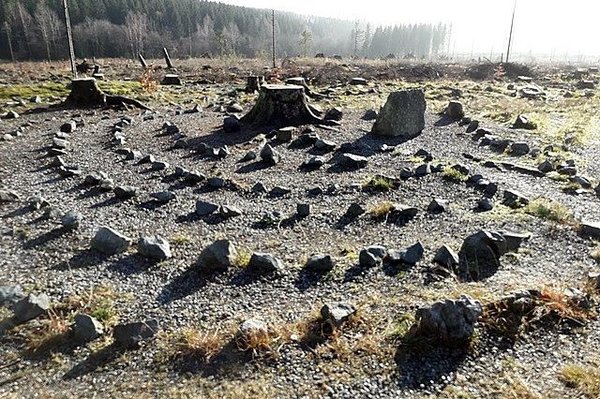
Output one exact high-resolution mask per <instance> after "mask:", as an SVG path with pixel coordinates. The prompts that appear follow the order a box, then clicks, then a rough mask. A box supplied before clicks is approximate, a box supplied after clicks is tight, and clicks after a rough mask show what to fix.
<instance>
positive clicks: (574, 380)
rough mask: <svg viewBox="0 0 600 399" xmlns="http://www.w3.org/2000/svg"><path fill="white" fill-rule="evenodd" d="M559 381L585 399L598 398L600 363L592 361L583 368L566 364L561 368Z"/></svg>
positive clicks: (599, 390)
mask: <svg viewBox="0 0 600 399" xmlns="http://www.w3.org/2000/svg"><path fill="white" fill-rule="evenodd" d="M560 379H561V380H562V381H563V382H564V383H565V385H567V386H568V387H571V388H575V389H577V390H578V391H579V392H580V393H581V394H582V395H583V396H584V397H586V398H589V399H595V398H598V397H600V361H593V362H591V363H590V364H589V365H585V366H582V365H578V364H568V365H566V366H565V367H563V368H562V370H561V372H560Z"/></svg>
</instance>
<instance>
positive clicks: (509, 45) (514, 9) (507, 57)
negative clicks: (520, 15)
mask: <svg viewBox="0 0 600 399" xmlns="http://www.w3.org/2000/svg"><path fill="white" fill-rule="evenodd" d="M516 11H517V0H515V5H514V7H513V13H512V20H511V22H510V34H509V35H508V49H507V50H506V63H507V64H508V60H509V58H510V47H511V44H512V36H513V28H514V26H515V12H516Z"/></svg>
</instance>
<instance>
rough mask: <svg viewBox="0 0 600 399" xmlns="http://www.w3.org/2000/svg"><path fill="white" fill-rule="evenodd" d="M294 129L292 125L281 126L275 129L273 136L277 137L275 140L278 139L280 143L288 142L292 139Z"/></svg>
mask: <svg viewBox="0 0 600 399" xmlns="http://www.w3.org/2000/svg"><path fill="white" fill-rule="evenodd" d="M295 131H296V128H295V127H293V126H290V127H283V128H281V129H279V130H278V131H277V134H276V135H275V138H276V139H277V141H280V142H282V143H288V142H290V141H292V138H293V136H294V132H295Z"/></svg>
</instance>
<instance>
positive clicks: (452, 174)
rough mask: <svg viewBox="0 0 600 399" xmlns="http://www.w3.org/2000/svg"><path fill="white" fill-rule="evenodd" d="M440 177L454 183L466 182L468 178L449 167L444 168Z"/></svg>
mask: <svg viewBox="0 0 600 399" xmlns="http://www.w3.org/2000/svg"><path fill="white" fill-rule="evenodd" d="M442 177H443V178H444V179H446V180H450V181H454V182H466V181H467V180H468V179H469V176H468V175H466V174H464V173H462V172H461V171H459V170H456V169H454V168H453V167H451V166H446V167H445V168H444V171H443V172H442Z"/></svg>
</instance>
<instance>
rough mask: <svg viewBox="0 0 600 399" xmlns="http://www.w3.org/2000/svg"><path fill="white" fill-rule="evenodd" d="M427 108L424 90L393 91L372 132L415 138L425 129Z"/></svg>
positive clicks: (380, 134) (381, 134)
mask: <svg viewBox="0 0 600 399" xmlns="http://www.w3.org/2000/svg"><path fill="white" fill-rule="evenodd" d="M425 108H426V103H425V95H424V93H423V91H422V90H404V91H396V92H393V93H391V94H390V95H389V97H388V99H387V101H386V103H385V105H384V106H383V108H381V111H380V112H379V115H378V116H377V120H376V121H375V124H374V125H373V128H372V129H371V133H373V134H375V135H379V136H401V137H405V138H413V137H415V136H417V135H419V134H420V133H421V132H422V131H423V129H425Z"/></svg>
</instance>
